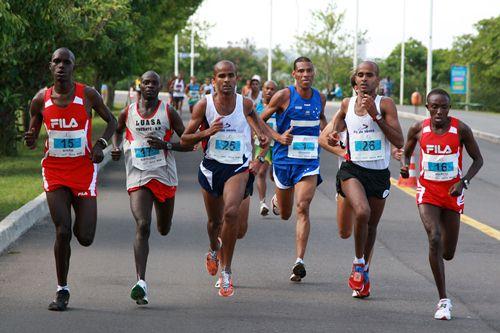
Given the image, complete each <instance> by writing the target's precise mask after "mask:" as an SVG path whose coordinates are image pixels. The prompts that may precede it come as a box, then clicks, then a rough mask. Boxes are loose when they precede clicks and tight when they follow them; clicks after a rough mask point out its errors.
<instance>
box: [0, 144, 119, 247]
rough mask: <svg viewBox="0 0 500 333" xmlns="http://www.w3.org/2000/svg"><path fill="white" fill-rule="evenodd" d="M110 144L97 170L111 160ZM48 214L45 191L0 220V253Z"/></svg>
mask: <svg viewBox="0 0 500 333" xmlns="http://www.w3.org/2000/svg"><path fill="white" fill-rule="evenodd" d="M111 148H112V147H111V146H109V147H107V148H106V149H105V150H104V160H103V161H102V162H101V163H99V171H101V170H102V169H103V168H104V167H105V166H106V164H108V162H109V161H110V160H111V154H110V151H111ZM48 215H49V206H48V205H47V200H46V197H45V193H41V194H40V195H39V196H37V197H36V198H35V199H33V200H31V201H30V202H28V203H27V204H25V205H24V206H22V207H21V208H19V209H17V210H15V211H13V212H12V213H10V214H9V215H7V216H6V217H5V218H4V219H3V220H1V221H0V254H1V253H2V252H3V251H4V250H5V249H7V248H8V247H9V246H10V245H11V244H12V243H14V242H15V241H16V240H17V239H18V238H19V237H21V236H22V235H23V234H24V233H25V232H26V231H28V230H29V229H30V228H31V227H32V226H34V225H35V224H36V223H38V222H41V221H43V220H44V219H46V218H47V217H48Z"/></svg>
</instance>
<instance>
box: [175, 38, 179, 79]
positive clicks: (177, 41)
mask: <svg viewBox="0 0 500 333" xmlns="http://www.w3.org/2000/svg"><path fill="white" fill-rule="evenodd" d="M174 74H175V76H178V75H179V37H178V36H177V34H176V35H175V37H174Z"/></svg>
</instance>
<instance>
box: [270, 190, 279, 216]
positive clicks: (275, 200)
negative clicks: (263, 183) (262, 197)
mask: <svg viewBox="0 0 500 333" xmlns="http://www.w3.org/2000/svg"><path fill="white" fill-rule="evenodd" d="M271 204H272V205H273V214H274V215H280V208H279V207H278V198H276V194H275V195H273V198H272V199H271Z"/></svg>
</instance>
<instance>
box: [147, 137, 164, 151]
mask: <svg viewBox="0 0 500 333" xmlns="http://www.w3.org/2000/svg"><path fill="white" fill-rule="evenodd" d="M146 139H148V144H149V146H150V147H151V148H154V149H165V148H166V147H165V141H163V140H162V139H161V138H159V137H157V136H154V135H152V134H148V135H146Z"/></svg>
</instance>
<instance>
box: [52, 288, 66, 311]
mask: <svg viewBox="0 0 500 333" xmlns="http://www.w3.org/2000/svg"><path fill="white" fill-rule="evenodd" d="M68 302H69V290H66V289H63V290H59V291H58V292H57V293H56V299H55V300H53V301H52V302H51V303H50V304H49V310H50V311H66V308H67V307H68Z"/></svg>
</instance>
